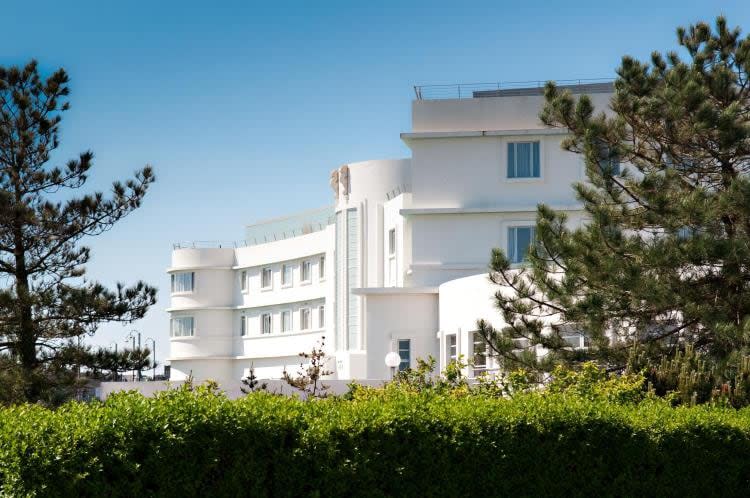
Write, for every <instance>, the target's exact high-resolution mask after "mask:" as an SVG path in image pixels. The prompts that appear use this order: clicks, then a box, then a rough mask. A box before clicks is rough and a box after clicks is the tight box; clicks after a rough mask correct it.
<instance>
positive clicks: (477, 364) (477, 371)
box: [472, 332, 487, 377]
mask: <svg viewBox="0 0 750 498" xmlns="http://www.w3.org/2000/svg"><path fill="white" fill-rule="evenodd" d="M473 339H474V344H473V347H472V360H473V363H474V376H475V377H476V376H478V375H481V374H482V373H483V372H484V371H485V370H487V343H486V342H484V337H482V334H481V333H479V332H474V335H473Z"/></svg>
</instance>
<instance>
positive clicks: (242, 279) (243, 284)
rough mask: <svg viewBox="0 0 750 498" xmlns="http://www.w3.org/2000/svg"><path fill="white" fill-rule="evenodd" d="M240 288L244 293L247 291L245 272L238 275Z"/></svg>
mask: <svg viewBox="0 0 750 498" xmlns="http://www.w3.org/2000/svg"><path fill="white" fill-rule="evenodd" d="M240 288H241V289H242V290H243V291H244V290H247V272H246V271H243V272H242V273H240Z"/></svg>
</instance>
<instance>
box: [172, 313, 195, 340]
mask: <svg viewBox="0 0 750 498" xmlns="http://www.w3.org/2000/svg"><path fill="white" fill-rule="evenodd" d="M169 332H170V335H171V336H172V337H192V336H193V335H195V320H194V319H193V317H192V316H176V317H174V318H172V323H171V324H170V331H169Z"/></svg>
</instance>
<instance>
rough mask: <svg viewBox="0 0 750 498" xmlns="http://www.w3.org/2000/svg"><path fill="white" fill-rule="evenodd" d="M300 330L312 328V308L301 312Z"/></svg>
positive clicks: (303, 309)
mask: <svg viewBox="0 0 750 498" xmlns="http://www.w3.org/2000/svg"><path fill="white" fill-rule="evenodd" d="M299 328H300V330H308V329H309V328H310V308H301V309H300V310H299Z"/></svg>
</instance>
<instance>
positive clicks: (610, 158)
mask: <svg viewBox="0 0 750 498" xmlns="http://www.w3.org/2000/svg"><path fill="white" fill-rule="evenodd" d="M599 157H600V158H601V159H599V168H600V169H601V170H602V174H604V176H618V175H619V174H620V158H619V157H618V156H617V154H616V153H615V152H614V151H612V150H611V149H610V148H609V147H608V146H607V145H605V144H600V146H599Z"/></svg>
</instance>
